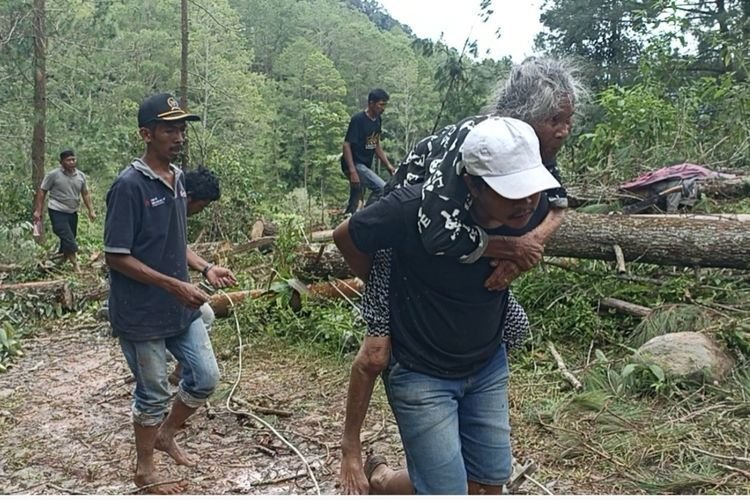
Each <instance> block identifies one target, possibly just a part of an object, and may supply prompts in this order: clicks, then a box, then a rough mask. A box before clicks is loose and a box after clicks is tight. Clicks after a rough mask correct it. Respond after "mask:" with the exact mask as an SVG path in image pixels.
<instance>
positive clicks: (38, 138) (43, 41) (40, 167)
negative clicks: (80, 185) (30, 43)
mask: <svg viewBox="0 0 750 500" xmlns="http://www.w3.org/2000/svg"><path fill="white" fill-rule="evenodd" d="M33 8H34V17H33V26H34V133H33V138H32V140H31V181H32V183H33V184H34V190H36V189H38V188H39V185H40V184H41V183H42V179H43V178H44V149H45V139H46V135H47V129H46V127H47V38H46V33H45V23H44V16H45V11H46V8H45V0H34V7H33Z"/></svg>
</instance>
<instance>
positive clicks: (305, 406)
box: [0, 315, 400, 494]
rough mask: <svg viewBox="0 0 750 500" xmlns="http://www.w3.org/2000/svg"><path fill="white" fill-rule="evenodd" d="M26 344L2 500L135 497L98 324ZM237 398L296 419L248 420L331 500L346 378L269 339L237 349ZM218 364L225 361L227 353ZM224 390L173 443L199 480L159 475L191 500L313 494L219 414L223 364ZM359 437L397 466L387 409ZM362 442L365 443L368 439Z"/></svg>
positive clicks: (164, 461)
mask: <svg viewBox="0 0 750 500" xmlns="http://www.w3.org/2000/svg"><path fill="white" fill-rule="evenodd" d="M68 323H69V324H60V325H56V326H55V328H54V329H53V330H49V331H45V332H40V333H39V334H38V335H37V336H36V337H34V338H31V339H29V340H27V341H25V342H24V350H25V351H26V356H25V357H24V358H22V359H21V360H20V362H19V363H18V365H16V366H15V367H14V368H13V369H12V370H10V371H9V372H8V373H6V374H2V375H0V435H2V440H0V492H2V493H24V494H60V493H85V494H128V493H134V492H135V491H134V490H135V487H134V485H133V483H132V470H133V466H134V463H135V449H134V444H133V437H132V436H133V435H132V427H131V424H130V409H129V405H130V401H131V397H130V393H131V390H132V387H133V384H132V382H130V380H129V375H130V372H129V371H128V369H127V366H126V365H125V363H124V360H123V358H122V354H121V353H120V349H119V346H118V345H117V343H116V340H115V339H114V338H112V337H110V336H108V335H107V332H106V328H105V327H104V325H103V323H98V322H96V321H95V320H93V319H91V318H89V317H87V316H83V315H82V316H79V318H78V319H77V320H76V323H75V324H72V321H71V322H68ZM243 353H244V356H245V362H244V364H245V368H244V369H243V373H242V379H241V382H240V385H239V388H238V395H239V397H240V398H241V399H242V400H243V401H246V402H247V403H248V404H250V405H253V406H257V407H264V408H274V409H277V410H283V411H288V412H291V416H289V417H278V416H274V415H263V414H260V413H258V412H256V413H255V414H256V415H258V416H260V417H261V418H263V419H264V420H266V421H268V422H269V423H270V424H271V425H273V426H274V427H275V428H276V429H277V430H278V431H279V432H280V433H281V434H282V435H283V436H284V437H285V438H286V439H287V440H288V441H290V442H291V443H292V444H293V445H294V446H296V447H297V448H298V449H299V451H300V452H301V453H302V454H303V455H304V456H305V457H306V459H307V460H308V462H309V463H310V464H311V466H312V468H313V469H314V474H315V476H316V478H317V481H318V482H319V485H320V489H321V491H322V492H323V493H327V494H335V493H336V489H335V487H336V481H337V473H338V468H339V450H338V443H339V437H340V434H341V425H342V422H343V407H344V399H345V391H346V385H347V373H346V370H345V369H344V367H343V365H341V364H334V363H332V362H327V361H326V360H321V359H320V358H318V357H315V356H310V355H309V354H308V355H306V354H305V353H304V352H300V351H298V350H291V351H290V350H288V349H283V348H281V346H279V345H278V343H275V341H273V340H269V339H259V340H256V341H253V342H252V343H251V344H250V345H248V346H246V348H245V349H244V350H243ZM223 354H224V355H223V356H222V353H219V357H220V358H222V357H224V358H231V357H232V356H229V355H227V354H228V353H227V352H225V353H223ZM219 362H220V366H221V369H222V385H221V386H220V388H219V390H218V391H217V394H216V398H215V400H214V401H212V406H211V408H210V409H206V408H202V409H200V410H199V411H198V412H197V413H196V415H195V416H194V417H193V418H192V419H191V420H190V422H189V427H188V428H187V429H186V430H185V431H184V432H183V433H181V434H180V435H178V442H180V443H181V444H182V445H183V446H184V447H185V448H186V449H187V450H188V451H189V452H190V453H192V454H194V455H198V456H200V457H201V463H200V464H199V465H198V467H196V468H195V469H189V468H186V467H182V466H177V465H174V464H173V463H172V462H171V460H169V459H168V457H166V455H163V454H158V455H157V457H158V462H159V468H160V470H161V471H162V472H163V473H164V474H165V475H168V477H169V478H170V479H171V478H184V479H186V480H187V481H188V482H189V489H188V491H187V493H189V494H203V493H214V494H222V493H247V494H290V493H293V494H314V493H315V488H314V486H313V483H312V480H311V479H310V477H309V476H308V475H307V474H306V472H305V467H304V465H303V463H302V461H301V460H300V458H299V457H298V456H297V455H296V454H294V453H293V452H292V450H290V449H289V448H288V447H287V446H286V445H284V444H283V443H282V442H281V441H280V440H279V439H278V438H277V437H275V436H274V435H273V434H272V432H271V431H270V430H268V429H267V428H265V427H263V426H262V425H261V424H259V423H256V422H255V421H254V420H252V419H251V418H243V417H238V416H236V415H233V414H231V413H230V412H228V411H227V410H226V408H225V407H224V404H225V403H224V402H225V397H226V395H227V394H228V392H229V389H230V387H231V385H232V383H233V382H234V380H235V378H236V376H237V366H236V359H235V360H232V361H231V362H230V361H222V360H221V359H220V361H219ZM367 428H368V429H370V430H369V431H367V432H365V434H364V438H365V439H367V440H368V441H377V442H376V444H375V445H373V446H376V450H377V451H378V452H379V453H384V454H385V455H386V456H389V457H390V458H391V459H392V460H393V461H394V462H398V460H399V451H398V450H399V448H400V442H399V440H398V432H397V430H396V427H395V423H394V422H393V420H392V418H391V417H390V413H389V412H387V411H386V410H385V408H384V406H383V405H382V404H380V405H376V407H375V409H374V411H372V412H371V415H370V416H369V417H368V421H367ZM368 438H369V439H368Z"/></svg>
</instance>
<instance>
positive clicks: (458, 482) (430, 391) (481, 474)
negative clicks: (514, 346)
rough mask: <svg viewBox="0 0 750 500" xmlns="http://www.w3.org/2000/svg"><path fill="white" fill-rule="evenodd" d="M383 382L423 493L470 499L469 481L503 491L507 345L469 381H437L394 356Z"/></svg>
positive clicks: (507, 461) (508, 465) (507, 464)
mask: <svg viewBox="0 0 750 500" xmlns="http://www.w3.org/2000/svg"><path fill="white" fill-rule="evenodd" d="M383 380H384V381H385V388H386V393H387V394H388V401H389V403H390V405H391V408H392V409H393V414H394V415H395V416H396V422H397V423H398V428H399V433H400V434H401V441H402V442H403V445H404V451H405V453H406V464H407V468H408V470H409V477H410V478H411V481H412V484H413V485H414V490H415V491H416V492H417V493H418V494H430V495H445V494H449V495H465V494H467V493H468V486H467V481H468V480H470V481H474V482H476V483H479V484H484V485H490V486H499V485H502V484H504V483H506V482H507V481H508V479H510V475H511V471H512V456H511V449H510V420H509V415H508V393H507V387H508V363H507V359H506V356H505V346H504V345H501V346H500V348H499V349H498V351H497V354H495V356H494V357H493V358H492V359H491V360H490V361H489V362H488V363H487V364H486V365H485V366H484V367H483V368H482V369H481V370H480V371H479V372H477V373H476V374H474V375H472V376H469V377H466V378H461V379H443V378H437V377H432V376H430V375H425V374H423V373H419V372H415V371H411V370H409V369H407V368H405V367H403V366H402V365H400V364H399V363H398V362H397V361H396V360H395V359H394V358H393V357H391V363H390V366H389V367H388V370H387V371H386V373H385V374H384V377H383Z"/></svg>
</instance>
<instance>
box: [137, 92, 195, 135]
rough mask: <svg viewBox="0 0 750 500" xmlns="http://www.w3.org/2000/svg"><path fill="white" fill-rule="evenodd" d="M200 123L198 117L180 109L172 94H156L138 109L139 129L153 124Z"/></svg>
mask: <svg viewBox="0 0 750 500" xmlns="http://www.w3.org/2000/svg"><path fill="white" fill-rule="evenodd" d="M181 120H185V121H189V122H195V121H200V117H199V116H198V115H193V114H190V113H188V112H186V111H184V110H183V109H182V108H180V105H179V103H178V102H177V99H175V98H174V96H173V95H172V94H168V93H163V94H155V95H152V96H151V97H149V98H148V99H146V100H145V101H143V103H142V104H141V107H140V108H138V127H145V126H146V125H148V124H149V123H152V122H175V121H181Z"/></svg>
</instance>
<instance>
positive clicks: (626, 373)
mask: <svg viewBox="0 0 750 500" xmlns="http://www.w3.org/2000/svg"><path fill="white" fill-rule="evenodd" d="M636 368H638V365H636V364H634V363H630V364H628V365H625V367H624V368H623V369H622V378H627V377H629V376H630V374H632V373H633V372H634V371H635V369H636Z"/></svg>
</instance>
